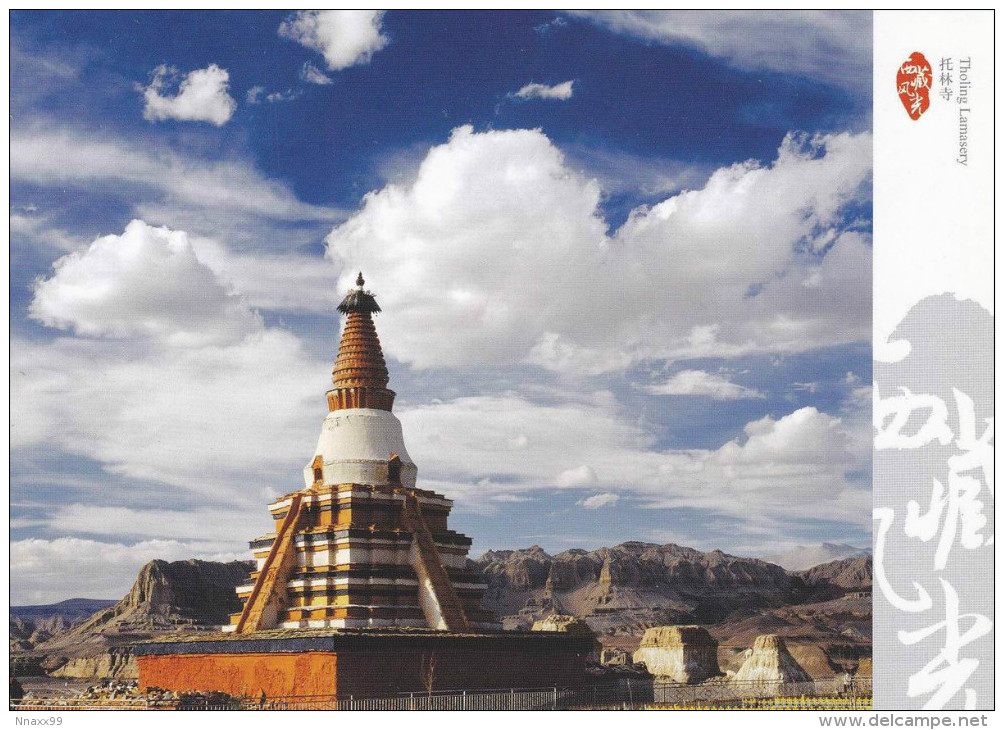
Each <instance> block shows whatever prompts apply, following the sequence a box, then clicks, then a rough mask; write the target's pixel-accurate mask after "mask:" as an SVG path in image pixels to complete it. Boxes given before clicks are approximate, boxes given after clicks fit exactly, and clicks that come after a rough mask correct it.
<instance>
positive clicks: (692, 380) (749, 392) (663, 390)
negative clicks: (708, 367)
mask: <svg viewBox="0 0 1004 730" xmlns="http://www.w3.org/2000/svg"><path fill="white" fill-rule="evenodd" d="M645 391H646V392H648V393H651V394H652V395H700V396H707V397H708V398H711V399H712V400H740V399H744V398H763V397H764V394H763V393H761V392H760V391H758V390H756V389H755V388H747V387H745V386H742V385H739V384H738V383H733V382H732V381H730V380H729V379H728V378H726V377H724V376H722V375H719V374H717V373H709V372H705V371H704V370H681V371H680V372H678V373H675V374H674V375H673V376H672V377H671V378H669V380H667V381H665V382H663V383H657V384H655V385H649V386H646V387H645Z"/></svg>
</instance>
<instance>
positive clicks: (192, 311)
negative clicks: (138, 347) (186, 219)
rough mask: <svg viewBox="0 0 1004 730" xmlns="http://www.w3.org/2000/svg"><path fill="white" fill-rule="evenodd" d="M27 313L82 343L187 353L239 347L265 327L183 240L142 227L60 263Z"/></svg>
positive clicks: (140, 223)
mask: <svg viewBox="0 0 1004 730" xmlns="http://www.w3.org/2000/svg"><path fill="white" fill-rule="evenodd" d="M29 312H30V315H31V316H32V317H33V318H35V319H37V320H39V321H40V322H42V323H44V324H46V325H49V326H51V327H60V328H64V329H67V328H72V329H74V330H75V331H76V332H77V333H78V334H81V335H89V336H109V337H135V336H143V337H154V338H159V339H163V340H165V341H167V342H169V343H172V344H176V345H187V346H192V345H205V344H213V343H229V342H235V341H239V340H241V339H243V338H244V337H245V336H247V335H248V334H251V333H252V332H257V331H259V330H260V329H261V326H262V325H261V321H260V319H259V318H258V316H257V315H256V314H255V313H254V312H252V311H251V310H250V309H248V307H247V306H246V305H245V304H244V302H243V300H242V299H241V298H240V297H239V296H237V295H235V294H233V293H231V292H229V291H228V290H227V287H226V286H224V284H223V283H222V282H220V281H219V279H218V278H217V277H216V274H215V273H214V272H213V271H212V270H211V269H210V268H209V267H207V266H205V265H204V264H203V263H202V262H200V261H199V259H198V258H197V257H196V255H195V251H194V250H193V248H192V244H191V243H190V242H189V239H188V236H187V235H186V234H185V233H184V232H181V231H171V230H169V229H167V228H154V227H153V226H150V225H147V224H146V223H145V222H143V221H141V220H134V221H132V222H131V223H129V225H127V226H126V229H125V231H124V232H123V233H122V234H121V235H110V236H103V237H101V238H98V239H97V240H96V241H94V242H93V243H92V244H91V245H90V246H88V247H87V248H86V249H83V250H80V251H75V252H73V253H70V254H68V255H66V256H64V257H62V258H60V259H58V260H57V261H56V262H55V264H53V275H52V276H51V277H50V278H48V279H45V280H42V281H40V282H39V283H38V284H37V285H36V288H35V297H34V299H33V300H32V303H31V307H30V310H29Z"/></svg>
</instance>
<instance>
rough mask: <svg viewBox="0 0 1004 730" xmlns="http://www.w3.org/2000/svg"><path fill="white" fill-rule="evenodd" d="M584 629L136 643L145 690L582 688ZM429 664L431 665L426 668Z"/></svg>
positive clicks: (294, 634)
mask: <svg viewBox="0 0 1004 730" xmlns="http://www.w3.org/2000/svg"><path fill="white" fill-rule="evenodd" d="M592 650H593V639H592V637H590V636H585V635H577V634H570V633H566V632H549V631H534V632H508V631H493V632H477V631H470V632H448V631H431V630H427V629H424V630H423V629H414V630H402V629H387V630H381V629H369V630H357V631H352V630H333V629H298V630H292V631H282V630H274V631H261V632H256V633H252V634H243V635H234V634H222V633H221V634H216V635H213V636H211V637H206V636H205V635H203V636H200V637H172V638H171V639H169V640H165V639H161V640H156V641H148V642H144V643H141V644H137V645H136V646H134V647H133V653H134V655H135V656H136V661H137V664H138V667H139V686H140V688H141V689H148V688H151V687H158V688H161V689H168V690H176V691H183V690H199V691H217V692H226V693H227V694H230V695H234V696H249V697H260V696H261V693H262V692H264V693H265V694H266V696H267V697H272V698H275V697H293V696H304V695H313V696H322V697H337V698H339V699H342V698H348V697H380V696H389V695H394V694H397V693H400V692H424V691H428V686H427V679H428V677H429V676H430V674H431V676H432V689H433V691H438V690H476V689H510V688H533V687H555V686H558V687H573V688H574V687H581V686H583V684H584V683H585V679H586V672H585V665H586V658H587V656H588V655H589V653H590V652H591V651H592ZM430 666H431V670H430Z"/></svg>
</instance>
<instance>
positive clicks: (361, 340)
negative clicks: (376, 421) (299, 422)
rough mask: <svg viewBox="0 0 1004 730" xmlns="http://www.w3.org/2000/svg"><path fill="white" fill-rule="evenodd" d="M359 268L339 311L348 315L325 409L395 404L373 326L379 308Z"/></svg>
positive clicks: (389, 407)
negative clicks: (367, 289)
mask: <svg viewBox="0 0 1004 730" xmlns="http://www.w3.org/2000/svg"><path fill="white" fill-rule="evenodd" d="M365 284H366V281H365V279H363V275H362V272H359V276H358V278H357V279H356V286H357V288H356V289H354V290H352V291H351V292H349V293H348V295H347V296H346V297H345V299H343V300H342V303H341V304H339V305H338V311H339V312H341V313H342V314H346V315H348V318H347V319H346V321H345V329H343V330H342V341H341V344H340V345H339V346H338V357H337V358H336V359H335V368H334V370H333V371H332V373H331V380H332V382H333V383H334V385H335V387H334V389H333V390H329V391H328V409H329V410H331V411H337V410H341V409H343V408H375V409H378V410H381V411H389V410H392V409H393V406H394V391H393V390H388V388H387V383H388V381H389V376H388V374H387V363H386V362H384V359H383V350H382V349H381V348H380V338H379V337H377V333H376V327H374V326H373V316H372V315H373V314H374V313H376V312H379V311H380V305H378V304H377V303H376V297H374V296H373V293H372V292H368V291H366V290H365V289H363V286H364V285H365Z"/></svg>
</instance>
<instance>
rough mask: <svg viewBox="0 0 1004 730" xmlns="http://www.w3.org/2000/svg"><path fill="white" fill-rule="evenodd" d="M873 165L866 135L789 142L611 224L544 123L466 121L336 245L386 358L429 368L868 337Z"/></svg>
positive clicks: (595, 192)
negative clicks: (856, 207)
mask: <svg viewBox="0 0 1004 730" xmlns="http://www.w3.org/2000/svg"><path fill="white" fill-rule="evenodd" d="M870 173H871V138H870V136H869V135H866V134H861V135H851V134H836V135H827V136H820V137H800V136H797V135H791V136H789V137H788V138H787V139H785V141H784V143H783V144H782V146H781V147H780V149H779V150H778V153H777V157H776V159H775V160H773V161H771V162H769V163H766V164H765V163H759V162H756V161H744V162H741V163H737V164H735V165H732V166H729V167H724V168H721V169H719V170H717V171H715V172H714V173H713V174H712V175H711V176H710V178H709V179H708V181H707V183H706V184H705V185H704V187H703V188H701V189H699V190H691V191H686V192H683V193H680V194H679V195H674V196H672V197H669V198H667V199H665V200H663V201H662V202H660V203H658V204H656V205H653V206H651V207H641V208H638V209H636V210H634V211H632V212H631V214H630V216H629V218H628V220H627V222H626V223H625V224H624V225H623V226H621V228H620V229H619V230H618V231H616V232H615V233H611V232H610V231H609V230H608V226H607V224H606V222H605V221H604V220H603V217H602V213H601V210H600V200H601V195H602V191H601V189H600V186H599V184H598V183H597V182H596V181H595V180H593V179H591V178H589V177H586V176H584V175H582V174H581V173H579V172H577V171H576V170H575V169H573V168H571V167H570V166H569V165H568V164H566V161H565V158H564V155H563V154H562V152H561V151H560V150H559V149H558V148H557V147H556V146H555V145H553V144H552V143H551V141H550V140H549V139H548V138H547V137H546V136H545V135H544V134H543V133H542V132H541V131H539V130H506V131H487V132H482V133H475V132H474V131H473V129H471V128H470V127H460V128H458V129H456V130H454V132H453V134H452V136H451V137H450V139H449V141H448V142H446V143H445V144H442V145H438V146H436V147H434V148H432V149H431V150H430V151H429V153H428V154H427V156H426V157H425V159H424V160H423V161H422V163H421V165H420V166H419V168H418V172H417V175H416V177H415V178H414V181H413V182H410V183H408V184H391V185H388V186H387V187H385V188H383V189H381V190H377V191H373V192H371V193H369V194H368V195H367V196H366V197H365V198H364V201H363V205H362V208H361V210H359V212H357V213H356V214H355V215H353V216H352V217H350V218H349V219H348V220H347V221H346V222H345V223H343V224H341V225H339V226H338V227H337V228H335V229H334V230H333V231H332V233H331V234H330V235H329V236H328V238H327V242H328V255H329V256H330V257H331V258H332V259H333V260H334V261H335V262H336V263H338V264H339V266H340V267H341V268H342V270H343V272H346V273H344V274H343V277H342V280H341V281H340V284H339V288H340V289H346V288H348V287H350V286H351V276H350V275H349V272H354V271H357V270H358V269H360V268H361V269H362V270H364V271H365V272H367V276H368V278H369V279H370V281H371V282H372V283H373V286H374V287H376V288H377V290H378V291H379V292H380V293H381V296H382V297H383V299H382V300H381V301H382V303H384V308H385V309H386V311H387V312H393V316H389V315H388V316H387V317H386V318H385V319H384V321H383V322H382V323H381V328H382V333H383V332H386V335H385V339H386V343H387V348H388V350H389V352H390V353H391V354H392V355H393V356H394V357H397V358H398V359H400V360H403V361H405V362H407V363H410V364H412V365H415V366H417V367H420V368H424V367H451V366H457V365H469V364H477V363H489V362H490V363H499V362H505V363H518V362H533V363H536V364H539V365H542V366H544V367H546V368H550V369H554V370H565V371H577V372H586V373H599V372H604V371H611V370H618V369H622V368H624V367H627V366H629V365H631V364H632V363H634V362H637V361H639V360H641V359H645V358H653V357H656V358H687V357H707V356H719V357H723V356H724V357H728V356H736V355H741V354H745V353H752V352H762V351H800V350H804V349H811V348H814V347H819V346H824V345H833V344H839V343H846V342H851V341H857V340H865V339H868V338H869V337H870V334H871V277H870V266H871V264H870V261H871V251H870V245H869V238H868V235H867V234H866V233H859V232H858V231H856V230H855V228H854V225H855V224H854V222H853V220H851V216H850V214H848V213H846V212H845V209H847V208H848V207H849V206H851V205H852V204H854V203H862V202H864V201H866V200H867V195H868V189H867V183H868V181H869V180H870ZM820 238H825V239H826V240H827V241H829V243H828V244H827V245H826V246H825V247H824V246H820V245H819V243H818V240H819V239H820ZM810 274H814V275H816V278H817V279H818V283H816V284H815V285H814V286H804V285H803V282H804V281H805V280H806V279H807V278H809V275H810Z"/></svg>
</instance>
